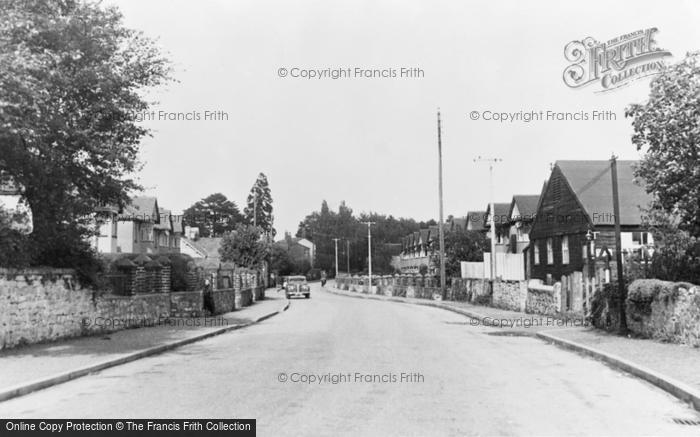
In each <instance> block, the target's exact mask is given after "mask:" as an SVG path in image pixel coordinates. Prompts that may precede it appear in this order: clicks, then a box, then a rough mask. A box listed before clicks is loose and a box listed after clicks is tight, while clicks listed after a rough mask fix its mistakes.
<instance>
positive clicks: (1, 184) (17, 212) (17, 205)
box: [0, 172, 34, 234]
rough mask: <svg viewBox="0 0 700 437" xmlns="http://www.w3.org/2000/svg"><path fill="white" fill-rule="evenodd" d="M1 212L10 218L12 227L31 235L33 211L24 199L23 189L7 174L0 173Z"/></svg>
mask: <svg viewBox="0 0 700 437" xmlns="http://www.w3.org/2000/svg"><path fill="white" fill-rule="evenodd" d="M0 210H1V211H4V212H5V213H7V214H8V215H9V216H10V217H9V218H10V220H11V223H10V227H11V228H12V229H15V230H17V231H19V232H21V233H23V234H31V233H32V231H33V229H34V226H33V223H32V210H31V208H29V205H27V203H26V201H25V200H24V199H23V198H22V187H20V186H19V185H18V184H17V183H15V181H14V180H13V179H12V178H11V177H10V176H9V175H6V174H3V173H1V172H0Z"/></svg>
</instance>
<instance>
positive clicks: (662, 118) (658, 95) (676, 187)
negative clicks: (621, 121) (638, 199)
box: [626, 52, 700, 237]
mask: <svg viewBox="0 0 700 437" xmlns="http://www.w3.org/2000/svg"><path fill="white" fill-rule="evenodd" d="M699 59H700V52H696V53H690V54H688V55H687V56H686V58H685V59H683V60H682V61H681V62H679V63H677V64H674V65H671V66H669V67H667V68H666V69H665V70H664V71H663V72H662V73H661V74H660V75H658V76H657V77H656V78H655V79H654V80H653V81H652V82H651V85H650V86H651V92H650V94H649V100H648V101H647V102H646V103H644V104H634V105H631V106H630V107H629V108H628V109H627V112H626V116H628V117H632V118H633V122H632V126H633V127H634V134H633V135H632V141H633V142H634V144H635V146H637V150H642V151H644V152H645V155H644V159H642V162H641V165H640V166H639V168H638V169H637V175H638V176H640V177H642V178H643V179H644V182H645V183H646V188H647V191H648V192H650V193H652V194H653V195H654V205H653V207H654V209H658V210H663V211H664V212H666V213H667V214H668V215H669V216H677V217H678V218H679V219H680V222H679V223H678V225H679V228H680V229H681V230H685V231H687V232H689V233H690V235H691V236H695V237H700V201H698V199H700V159H699V158H700V65H699V63H698V61H699Z"/></svg>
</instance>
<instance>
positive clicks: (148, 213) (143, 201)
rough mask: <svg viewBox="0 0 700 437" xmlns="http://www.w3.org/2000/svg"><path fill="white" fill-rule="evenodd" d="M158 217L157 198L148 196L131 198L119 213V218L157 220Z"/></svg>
mask: <svg viewBox="0 0 700 437" xmlns="http://www.w3.org/2000/svg"><path fill="white" fill-rule="evenodd" d="M158 218H159V217H158V200H157V199H156V198H155V197H150V196H138V197H134V198H132V199H131V202H130V203H129V204H128V205H126V206H125V207H124V210H123V211H122V213H121V214H119V219H120V220H138V221H157V220H158Z"/></svg>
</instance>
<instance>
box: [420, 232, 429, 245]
mask: <svg viewBox="0 0 700 437" xmlns="http://www.w3.org/2000/svg"><path fill="white" fill-rule="evenodd" d="M420 238H421V241H422V242H423V244H428V241H429V239H430V229H421V230H420Z"/></svg>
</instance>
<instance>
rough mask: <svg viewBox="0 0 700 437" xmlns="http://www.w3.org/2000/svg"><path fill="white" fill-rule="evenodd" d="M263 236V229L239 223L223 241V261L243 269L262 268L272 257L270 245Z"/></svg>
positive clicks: (221, 252)
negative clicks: (270, 256)
mask: <svg viewBox="0 0 700 437" xmlns="http://www.w3.org/2000/svg"><path fill="white" fill-rule="evenodd" d="M261 235H262V229H261V228H259V227H256V226H250V225H244V224H242V223H239V224H238V225H236V230H235V231H233V232H231V233H228V234H226V235H225V236H224V238H223V240H222V241H221V247H220V248H219V254H220V255H221V260H222V261H228V262H232V263H234V264H236V265H239V266H241V267H248V268H261V267H262V266H263V263H264V262H265V261H267V260H268V259H269V255H270V244H269V243H268V242H267V241H266V240H265V239H262V238H260V237H261Z"/></svg>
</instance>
